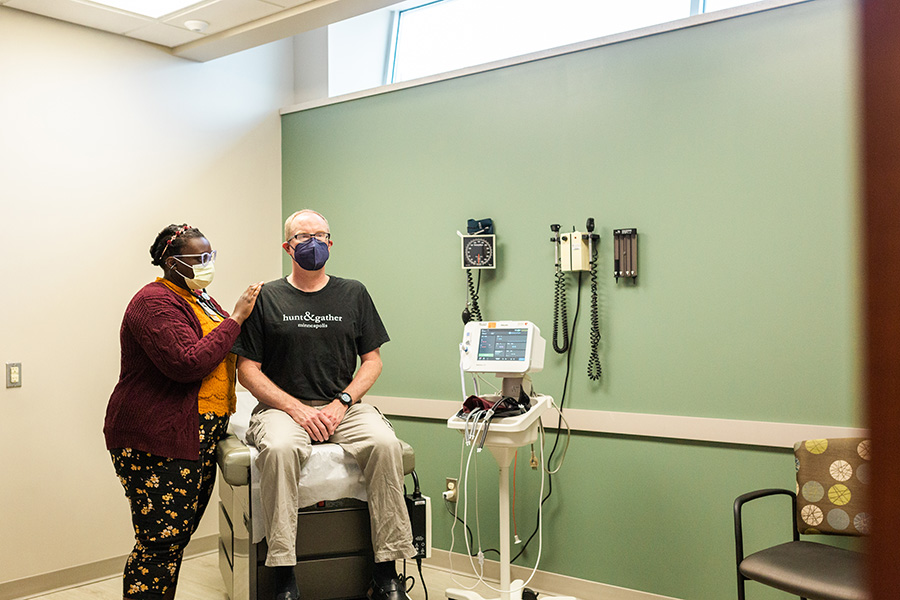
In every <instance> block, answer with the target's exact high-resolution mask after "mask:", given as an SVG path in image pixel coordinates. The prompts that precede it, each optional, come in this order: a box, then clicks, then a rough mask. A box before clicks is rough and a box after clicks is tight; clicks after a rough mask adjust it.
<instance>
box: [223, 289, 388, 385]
mask: <svg viewBox="0 0 900 600" xmlns="http://www.w3.org/2000/svg"><path fill="white" fill-rule="evenodd" d="M388 340H390V338H389V337H388V334H387V330H385V328H384V324H383V323H382V322H381V317H379V316H378V311H377V310H375V304H374V303H373V302H372V298H371V297H370V296H369V292H368V291H366V288H365V286H364V285H363V284H362V283H360V282H358V281H354V280H352V279H342V278H340V277H335V276H334V275H331V276H330V278H329V280H328V283H327V284H325V287H324V288H322V289H321V290H319V291H317V292H302V291H300V290H298V289H297V288H295V287H294V286H292V285H291V284H290V283H288V282H287V279H286V278H285V279H276V280H275V281H271V282H269V283H267V284H265V285H264V286H263V287H262V290H260V292H259V297H258V298H257V299H256V306H255V307H254V308H253V312H252V313H250V316H249V317H248V318H247V320H246V321H244V325H243V326H242V327H241V334H240V336H239V337H238V339H237V342H235V344H234V348H232V352H234V353H235V354H237V355H239V356H243V357H245V358H249V359H250V360H253V361H256V362H258V363H261V364H262V372H263V373H265V374H266V376H268V377H269V379H271V380H272V381H273V382H274V383H275V385H277V386H278V387H280V388H281V389H282V390H284V391H285V392H287V393H288V394H290V395H291V396H294V397H295V398H298V399H300V400H331V399H333V398H335V397H336V396H337V395H338V394H339V393H341V392H342V391H343V390H344V388H346V387H347V385H348V384H349V383H350V381H352V379H353V374H354V373H355V372H356V366H357V357H358V356H360V355H362V354H366V353H367V352H371V351H372V350H375V349H376V348H379V347H380V346H381V345H382V344H384V343H385V342H387V341H388Z"/></svg>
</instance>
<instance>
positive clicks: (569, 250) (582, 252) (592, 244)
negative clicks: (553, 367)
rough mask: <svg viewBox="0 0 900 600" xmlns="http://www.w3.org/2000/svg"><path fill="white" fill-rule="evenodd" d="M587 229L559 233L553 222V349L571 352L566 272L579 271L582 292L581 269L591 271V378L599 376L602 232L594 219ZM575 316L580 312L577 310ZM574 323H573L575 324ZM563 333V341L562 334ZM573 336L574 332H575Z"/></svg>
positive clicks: (591, 219) (551, 229)
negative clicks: (599, 293)
mask: <svg viewBox="0 0 900 600" xmlns="http://www.w3.org/2000/svg"><path fill="white" fill-rule="evenodd" d="M585 229H586V231H575V228H574V227H573V228H572V231H571V232H564V233H561V232H560V226H559V224H557V223H554V224H552V225H550V231H551V232H553V236H552V237H551V238H550V241H551V242H553V254H554V264H555V266H556V285H555V293H554V302H553V340H552V342H553V350H554V351H555V352H556V353H557V354H565V353H566V352H568V351H569V348H570V345H569V342H570V340H569V323H568V314H567V309H566V275H565V274H566V273H568V272H572V271H577V272H578V273H579V276H578V283H579V287H578V290H579V292H580V291H581V272H583V271H589V272H590V274H591V357H590V360H589V361H588V377H590V378H591V379H592V380H597V379H599V378H600V372H601V369H600V358H599V345H600V317H599V308H598V292H597V253H598V251H597V248H598V247H599V245H600V235H599V234H597V233H594V218H593V217H590V218H588V220H587V222H586V223H585ZM575 314H576V318H577V315H578V311H577V310H576V311H575ZM574 325H575V323H574V322H573V324H572V326H573V327H574ZM560 333H562V340H561V341H560V339H559V336H560ZM573 335H574V333H573Z"/></svg>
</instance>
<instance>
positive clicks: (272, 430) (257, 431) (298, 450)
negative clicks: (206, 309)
mask: <svg viewBox="0 0 900 600" xmlns="http://www.w3.org/2000/svg"><path fill="white" fill-rule="evenodd" d="M284 237H285V242H284V244H283V245H282V247H283V248H284V250H285V251H286V252H287V253H288V254H289V255H290V256H291V258H292V259H293V262H292V269H291V274H290V275H289V276H287V277H286V278H284V279H277V280H275V281H272V282H269V283H267V284H265V285H264V286H263V288H262V290H261V291H260V294H259V298H258V299H257V301H256V306H255V308H254V310H253V312H252V313H251V314H250V316H249V317H248V318H247V320H246V322H245V323H244V326H243V328H242V330H241V335H240V337H239V338H238V341H237V342H236V343H235V346H234V349H233V351H234V353H235V354H237V355H238V363H237V365H238V378H239V380H240V382H241V383H242V384H243V385H244V386H245V387H246V388H247V389H248V390H250V392H251V393H252V394H253V395H254V396H255V397H256V398H257V400H259V405H258V406H257V407H256V409H255V410H254V412H253V416H252V417H251V419H250V427H249V429H248V431H247V439H248V441H250V442H251V443H253V444H254V445H255V446H256V447H257V449H258V450H259V456H258V458H257V460H256V465H257V467H258V469H259V473H260V492H261V498H262V509H263V516H264V519H265V523H266V539H267V540H268V546H269V551H268V554H267V555H266V566H268V567H274V568H275V571H276V578H275V579H276V599H277V600H296V598H297V594H298V589H297V585H298V582H296V581H295V580H294V573H293V566H294V565H295V564H296V563H297V560H296V553H295V537H296V532H297V509H298V508H300V507H299V506H297V503H298V502H297V481H298V477H299V473H300V466H301V465H302V464H303V463H304V462H305V461H306V460H307V459H308V458H309V455H310V450H311V444H314V443H316V442H326V441H328V442H335V443H337V444H339V445H340V446H341V447H342V448H344V450H346V451H347V452H349V453H350V454H351V455H353V457H354V458H355V459H356V461H357V462H358V463H359V466H360V468H361V469H362V472H363V475H364V476H365V479H366V490H367V493H368V497H369V512H370V514H371V523H372V546H373V548H374V551H375V571H374V573H375V574H374V578H373V581H372V585H371V588H370V589H369V594H368V595H369V598H370V599H372V600H408V596H407V595H406V592H405V590H404V588H403V585H402V584H401V581H400V579H399V577H398V575H397V572H396V570H395V568H394V561H395V560H397V559H402V558H410V557H412V556H414V555H415V550H414V548H413V545H412V533H411V531H410V524H409V515H408V513H407V511H406V504H405V501H404V499H403V460H402V451H401V448H400V443H399V441H398V440H397V438H396V436H395V435H394V432H393V429H392V428H391V426H390V424H389V423H388V422H387V421H386V420H385V419H384V417H383V416H382V415H381V413H380V412H378V410H377V409H376V408H375V407H373V406H371V405H368V404H363V403H362V402H361V399H362V396H363V395H364V394H365V393H366V392H367V391H368V390H369V388H370V387H372V384H373V383H375V380H376V379H378V376H379V375H380V374H381V367H382V364H381V353H380V347H381V345H382V344H384V343H385V342H387V341H388V340H389V338H388V334H387V331H386V330H385V328H384V325H383V324H382V322H381V318H380V317H379V316H378V312H377V311H376V310H375V305H374V303H373V302H372V299H371V298H370V297H369V294H368V292H367V291H366V288H365V287H364V286H363V285H362V284H361V283H359V282H358V281H353V280H350V279H343V278H340V277H336V276H334V275H327V274H326V273H325V261H326V260H327V259H328V256H329V251H330V248H331V246H332V242H331V233H330V231H329V228H328V221H326V220H325V218H324V217H323V216H322V215H320V214H319V213H317V212H315V211H312V210H301V211H298V212H296V213H294V214H293V215H291V216H290V217H288V219H287V221H285V224H284ZM357 356H358V357H359V359H360V362H359V368H358V369H357ZM301 535H302V532H301ZM299 585H303V582H302V581H301V582H299Z"/></svg>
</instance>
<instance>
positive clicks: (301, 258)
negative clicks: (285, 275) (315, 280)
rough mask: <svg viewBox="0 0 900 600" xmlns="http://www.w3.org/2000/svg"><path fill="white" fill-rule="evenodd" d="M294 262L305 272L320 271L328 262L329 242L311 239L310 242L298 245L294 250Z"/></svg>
mask: <svg viewBox="0 0 900 600" xmlns="http://www.w3.org/2000/svg"><path fill="white" fill-rule="evenodd" d="M294 260H295V261H297V264H298V265H300V268H301V269H303V270H305V271H318V270H319V269H321V268H322V267H324V266H325V262H326V261H327V260H328V242H320V241H319V240H317V239H316V238H309V241H306V242H303V243H302V244H297V247H296V248H294Z"/></svg>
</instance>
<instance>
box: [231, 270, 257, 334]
mask: <svg viewBox="0 0 900 600" xmlns="http://www.w3.org/2000/svg"><path fill="white" fill-rule="evenodd" d="M262 286H263V282H262V281H260V282H259V283H254V284H253V285H251V286H250V287H248V288H247V289H246V290H244V293H243V294H241V297H240V298H238V301H237V303H235V305H234V310H233V311H231V318H232V319H234V320H235V321H237V322H238V324H241V325H243V324H244V321H245V320H246V319H247V317H249V316H250V313H251V312H253V307H254V306H256V298H257V297H258V296H259V290H261V289H262Z"/></svg>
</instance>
